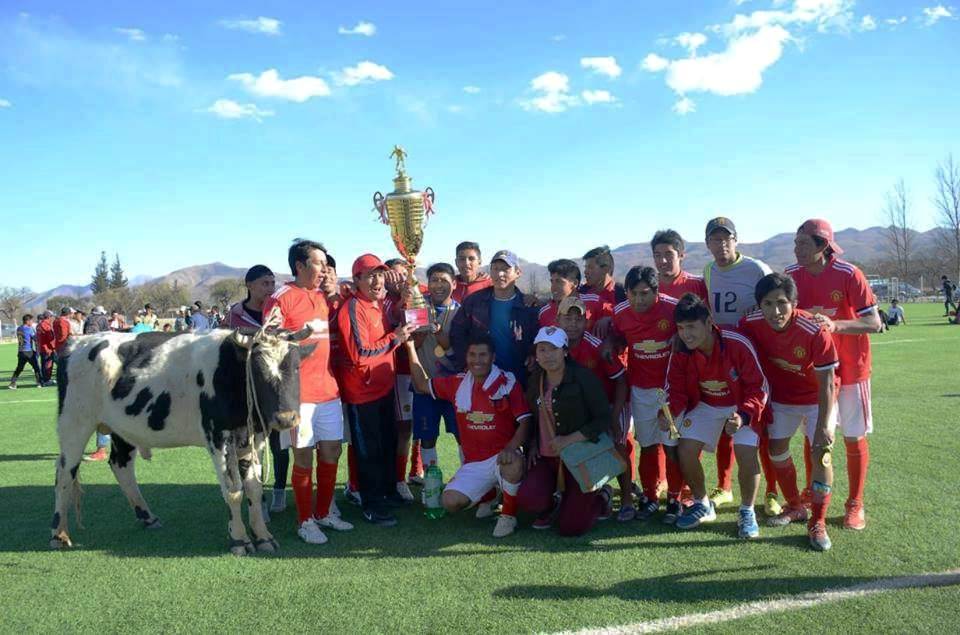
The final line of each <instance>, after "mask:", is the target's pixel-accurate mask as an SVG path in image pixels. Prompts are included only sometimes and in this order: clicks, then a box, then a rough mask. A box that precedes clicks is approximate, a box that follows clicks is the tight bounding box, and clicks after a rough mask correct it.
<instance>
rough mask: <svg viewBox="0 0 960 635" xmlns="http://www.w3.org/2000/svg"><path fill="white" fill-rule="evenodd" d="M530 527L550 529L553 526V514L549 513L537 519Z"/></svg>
mask: <svg viewBox="0 0 960 635" xmlns="http://www.w3.org/2000/svg"><path fill="white" fill-rule="evenodd" d="M530 526H531V527H533V528H534V529H550V528H551V527H552V526H553V512H552V511H551V512H549V513H547V514H544V515H543V516H541V517H540V518H537V519H536V520H535V521H533V524H532V525H530Z"/></svg>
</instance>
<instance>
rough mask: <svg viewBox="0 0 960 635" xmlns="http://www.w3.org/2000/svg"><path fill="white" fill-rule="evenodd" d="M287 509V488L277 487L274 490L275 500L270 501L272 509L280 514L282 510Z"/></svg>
mask: <svg viewBox="0 0 960 635" xmlns="http://www.w3.org/2000/svg"><path fill="white" fill-rule="evenodd" d="M286 509H287V490H285V489H275V490H273V500H271V501H270V511H271V512H273V513H274V514H279V513H280V512H282V511H284V510H286Z"/></svg>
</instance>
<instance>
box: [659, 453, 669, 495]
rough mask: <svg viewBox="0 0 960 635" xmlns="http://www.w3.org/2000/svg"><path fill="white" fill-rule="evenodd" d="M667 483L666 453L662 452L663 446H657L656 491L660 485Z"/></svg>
mask: <svg viewBox="0 0 960 635" xmlns="http://www.w3.org/2000/svg"><path fill="white" fill-rule="evenodd" d="M666 482H667V453H666V452H664V451H663V445H660V444H658V445H657V489H658V490H659V489H660V483H666Z"/></svg>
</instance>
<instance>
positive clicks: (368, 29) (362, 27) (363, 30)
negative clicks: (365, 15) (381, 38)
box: [337, 20, 377, 37]
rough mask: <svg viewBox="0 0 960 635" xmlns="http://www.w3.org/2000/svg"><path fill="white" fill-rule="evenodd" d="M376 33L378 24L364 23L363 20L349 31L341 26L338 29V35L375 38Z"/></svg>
mask: <svg viewBox="0 0 960 635" xmlns="http://www.w3.org/2000/svg"><path fill="white" fill-rule="evenodd" d="M376 32H377V25H376V24H374V23H372V22H364V21H363V20H361V21H359V22H357V24H356V26H354V27H353V28H351V29H348V28H347V27H345V26H341V27H340V28H338V29H337V33H339V34H340V35H364V36H366V37H373V36H374V35H375V34H376Z"/></svg>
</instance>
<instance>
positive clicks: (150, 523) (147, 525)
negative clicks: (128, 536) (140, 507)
mask: <svg viewBox="0 0 960 635" xmlns="http://www.w3.org/2000/svg"><path fill="white" fill-rule="evenodd" d="M142 522H143V528H144V529H163V523H162V522H160V519H159V518H157V517H156V516H154V517H153V518H150V519H149V520H144V521H142Z"/></svg>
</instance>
